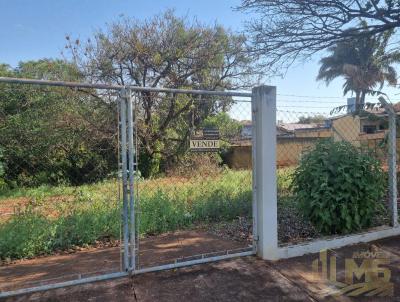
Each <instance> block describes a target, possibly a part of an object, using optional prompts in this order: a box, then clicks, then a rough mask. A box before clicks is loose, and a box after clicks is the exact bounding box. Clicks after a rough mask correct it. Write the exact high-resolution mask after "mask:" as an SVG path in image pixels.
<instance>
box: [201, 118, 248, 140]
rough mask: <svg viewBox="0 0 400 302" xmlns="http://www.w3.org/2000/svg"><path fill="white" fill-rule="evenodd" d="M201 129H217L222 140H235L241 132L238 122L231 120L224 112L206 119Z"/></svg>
mask: <svg viewBox="0 0 400 302" xmlns="http://www.w3.org/2000/svg"><path fill="white" fill-rule="evenodd" d="M202 127H205V128H216V129H218V130H219V133H220V136H221V138H222V139H232V138H236V137H238V136H239V135H240V131H241V130H242V125H241V124H240V122H238V121H236V120H234V119H232V118H231V117H230V116H229V114H228V113H226V112H220V113H218V114H216V115H210V116H208V117H206V118H205V119H204V122H203V123H202Z"/></svg>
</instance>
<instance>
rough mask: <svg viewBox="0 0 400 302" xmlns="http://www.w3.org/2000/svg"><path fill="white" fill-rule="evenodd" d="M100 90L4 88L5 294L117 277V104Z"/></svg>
mask: <svg viewBox="0 0 400 302" xmlns="http://www.w3.org/2000/svg"><path fill="white" fill-rule="evenodd" d="M95 92H96V91H91V90H84V91H83V90H76V89H70V88H62V87H60V88H54V87H39V86H32V85H8V84H7V85H5V84H2V85H0V120H1V124H0V154H1V157H0V261H1V265H0V291H10V290H16V289H20V288H27V287H35V286H40V285H48V284H53V283H58V282H63V281H69V280H75V279H80V278H85V277H90V276H95V275H99V274H105V273H109V272H118V271H120V269H121V262H120V258H121V253H120V247H119V246H120V221H121V219H120V216H121V205H120V200H119V184H120V181H119V179H118V119H117V106H116V102H115V99H116V98H115V96H114V95H113V93H111V92H109V91H108V92H106V91H103V92H102V93H104V97H102V98H100V97H98V96H95V95H96V94H97V92H96V93H95Z"/></svg>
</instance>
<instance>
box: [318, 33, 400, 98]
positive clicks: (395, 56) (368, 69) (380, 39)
mask: <svg viewBox="0 0 400 302" xmlns="http://www.w3.org/2000/svg"><path fill="white" fill-rule="evenodd" d="M392 34H393V31H387V32H384V33H382V34H378V35H375V36H370V35H365V36H360V37H358V38H354V39H352V40H348V41H343V42H339V43H337V44H336V45H334V46H332V47H330V48H329V49H328V51H329V52H330V55H329V56H327V57H325V58H322V59H321V61H320V64H321V67H320V69H319V73H318V76H317V80H323V81H325V82H326V84H327V85H329V83H330V82H331V81H332V80H334V79H335V78H338V77H343V78H344V80H345V82H344V84H343V93H344V95H346V94H347V93H348V92H354V93H355V96H356V106H362V105H364V103H365V96H366V95H367V94H368V93H372V92H373V91H375V90H376V88H377V87H378V89H379V90H381V89H382V88H383V86H384V84H385V83H386V82H387V83H388V84H389V85H393V86H394V85H396V84H397V73H396V70H395V68H394V67H393V66H392V64H394V63H396V62H399V61H400V52H399V51H392V52H387V47H388V44H389V40H390V37H391V36H392Z"/></svg>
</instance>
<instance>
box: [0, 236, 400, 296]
mask: <svg viewBox="0 0 400 302" xmlns="http://www.w3.org/2000/svg"><path fill="white" fill-rule="evenodd" d="M171 236H175V237H171ZM171 238H175V239H173V240H172V242H175V243H172V242H171ZM399 239H400V237H393V238H389V239H385V240H380V241H376V242H374V243H371V244H358V245H353V246H349V247H345V248H341V249H337V250H334V251H330V255H333V256H335V257H336V258H337V276H338V280H339V279H340V280H341V279H342V278H343V276H344V273H345V272H344V265H343V263H344V259H346V258H352V257H353V256H354V253H360V252H365V251H367V252H371V253H376V252H379V253H380V255H381V256H382V255H383V256H384V257H385V258H387V259H388V261H389V262H390V263H388V264H387V265H385V267H387V268H388V269H389V270H390V272H391V277H390V282H392V283H393V285H394V295H393V296H392V297H378V296H374V297H364V296H360V297H356V298H350V297H347V296H343V295H341V296H338V297H332V296H328V297H327V296H325V295H324V293H326V291H327V289H329V288H330V285H329V284H328V283H327V282H325V281H322V280H321V279H316V278H315V274H313V272H312V263H313V261H314V260H315V259H318V257H319V255H318V254H314V255H306V256H303V257H297V258H293V259H288V260H280V261H276V262H271V261H262V260H260V259H257V258H256V257H243V258H236V259H232V260H227V261H221V262H216V263H210V264H204V265H196V266H193V267H190V268H183V269H178V270H170V271H164V272H158V273H148V274H143V275H138V276H135V277H133V278H132V279H129V278H122V279H118V280H114V281H107V282H98V283H94V284H87V285H83V286H75V287H69V288H63V289H57V290H52V291H48V292H42V293H34V294H30V295H26V296H19V297H15V298H9V299H4V301H7V302H11V301H12V302H15V301H47V302H50V301H122V302H123V301H187V302H191V301H400V241H399ZM216 240H217V241H218V246H219V247H220V246H221V244H223V245H224V246H225V247H226V248H232V247H235V246H236V247H240V245H241V243H237V242H236V243H235V242H232V241H231V242H229V241H224V242H223V243H221V239H220V238H214V237H212V236H210V235H209V234H202V233H195V234H194V233H190V232H186V233H185V232H180V233H176V234H173V235H171V234H170V235H167V236H164V237H160V238H152V240H151V241H149V242H148V244H147V247H148V249H147V252H145V254H148V255H151V254H152V256H147V257H149V258H147V260H146V258H145V256H144V255H143V257H142V258H143V263H142V264H143V265H146V261H148V263H151V262H154V260H158V261H161V262H163V261H165V260H166V259H172V258H174V257H175V256H176V255H182V253H184V252H185V251H188V254H187V255H189V254H192V253H193V252H197V251H198V246H202V248H203V249H204V247H206V248H207V249H208V250H209V251H212V250H213V248H215V246H213V244H216ZM176 242H178V243H176ZM204 242H207V244H206V245H204ZM235 244H236V245H235ZM189 246H190V248H192V250H189V249H186V248H187V247H189ZM196 246H197V247H196ZM144 247H145V244H143V248H144ZM145 251H146V250H145ZM157 251H158V253H157ZM81 253H82V256H81ZM78 255H79V256H78ZM111 255H114V256H113V257H115V258H112V257H111ZM119 256H120V254H119V249H118V248H114V249H111V251H106V250H101V249H100V250H94V251H86V252H80V253H76V254H72V255H63V256H53V257H46V258H40V259H36V260H29V261H22V262H20V263H16V264H13V265H11V266H5V267H1V268H0V284H2V285H4V284H8V285H7V286H15V285H18V282H27V281H28V280H27V279H25V280H24V279H23V278H27V277H26V276H30V277H29V278H31V279H30V280H31V281H32V280H33V279H34V278H38V276H40V278H42V279H43V277H50V276H51V274H53V273H54V274H55V273H56V272H57V270H60V269H63V270H64V271H66V270H67V269H69V268H70V267H73V270H74V273H76V271H77V270H80V269H82V271H85V269H87V268H88V267H92V266H94V265H99V267H102V268H103V269H105V270H107V269H113V268H115V265H119V260H118V259H119ZM109 257H111V258H109ZM105 260H107V261H105ZM104 261H105V262H104ZM73 264H74V265H75V266H73ZM85 265H86V266H85ZM71 269H72V268H71ZM35 274H36V277H35ZM19 284H20V285H21V283H19Z"/></svg>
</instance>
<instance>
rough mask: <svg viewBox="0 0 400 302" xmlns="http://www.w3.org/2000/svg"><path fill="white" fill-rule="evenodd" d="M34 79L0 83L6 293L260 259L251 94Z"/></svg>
mask: <svg viewBox="0 0 400 302" xmlns="http://www.w3.org/2000/svg"><path fill="white" fill-rule="evenodd" d="M33 84H36V82H35V83H31V82H29V83H25V84H22V85H16V84H1V85H0V100H1V108H0V119H1V126H0V146H1V147H0V193H1V194H0V260H1V265H0V291H1V292H10V291H11V292H12V291H17V292H20V291H21V290H22V291H24V289H26V288H28V289H29V288H40V289H47V288H54V287H61V286H67V285H72V284H78V283H79V282H84V280H93V281H95V280H100V279H107V278H113V277H117V276H123V275H127V274H128V272H131V271H136V272H144V271H146V270H148V269H151V268H152V267H160V266H162V265H166V264H169V265H173V266H177V267H179V264H182V263H191V262H190V261H209V260H217V259H223V258H224V257H230V256H233V255H241V253H246V255H249V254H252V253H254V247H253V236H252V223H253V219H252V215H253V213H252V172H251V171H252V144H251V140H252V135H251V131H252V121H251V119H252V116H251V100H250V98H249V97H248V96H247V97H245V96H240V93H238V94H235V93H226V94H224V93H223V92H220V93H217V95H213V92H204V93H190V92H187V93H182V92H179V93H178V92H176V91H173V90H168V89H160V90H157V89H155V90H151V89H150V90H132V89H129V88H127V89H124V88H123V87H111V88H110V89H106V88H107V86H105V87H103V86H104V85H103V86H101V87H97V86H94V87H92V88H90V86H89V87H86V86H85V85H83V86H82V85H76V84H75V85H72V84H71V85H70V87H66V85H64V84H57V86H60V87H54V86H46V85H43V86H38V85H33ZM37 84H40V83H39V82H38V83H37ZM43 84H46V83H43ZM50 84H51V83H50ZM67 86H68V85H67ZM210 144H211V145H210ZM80 280H81V281H80ZM82 280H83V281H82ZM14 293H15V292H14Z"/></svg>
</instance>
